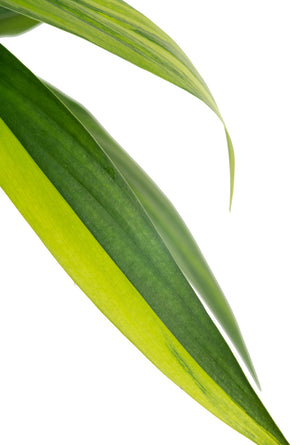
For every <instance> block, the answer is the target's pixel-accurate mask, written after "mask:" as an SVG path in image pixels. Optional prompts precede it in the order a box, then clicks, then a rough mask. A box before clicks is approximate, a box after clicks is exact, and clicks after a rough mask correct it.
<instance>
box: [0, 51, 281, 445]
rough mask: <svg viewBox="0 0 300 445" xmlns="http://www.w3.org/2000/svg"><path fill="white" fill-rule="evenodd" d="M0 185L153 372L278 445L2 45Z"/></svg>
mask: <svg viewBox="0 0 300 445" xmlns="http://www.w3.org/2000/svg"><path fill="white" fill-rule="evenodd" d="M0 78H1V83H0V102H1V109H0V118H1V120H0V165H1V169H0V186H1V187H2V188H3V190H4V191H5V193H6V194H7V195H8V196H9V197H10V199H11V200H12V201H13V203H14V204H15V205H16V207H17V208H18V209H19V211H20V212H21V213H22V215H23V216H24V217H25V219H26V220H27V221H28V222H29V224H30V225H31V226H32V228H33V229H34V230H35V231H36V233H37V234H38V236H39V237H40V238H41V240H42V241H43V242H44V244H45V245H46V246H47V247H48V249H49V250H50V251H51V252H52V254H53V255H54V256H55V258H56V259H57V260H58V261H59V263H60V264H61V265H62V266H63V267H64V269H65V270H66V271H67V273H68V274H69V275H70V276H71V277H72V279H73V280H74V281H75V282H76V283H77V284H78V286H79V287H80V288H81V289H82V290H83V291H84V292H85V293H86V294H87V295H88V296H89V298H91V300H92V301H93V302H94V303H95V304H96V305H97V307H98V308H99V309H100V310H101V311H102V312H103V313H104V314H105V315H106V316H107V317H108V318H109V319H110V320H111V321H112V322H113V323H114V324H115V325H116V326H117V327H118V328H119V329H120V330H121V332H123V333H124V334H125V335H126V336H127V337H128V338H129V339H130V340H131V341H132V342H133V343H134V344H135V345H136V346H137V347H138V348H139V349H140V350H141V351H142V352H143V353H144V354H145V355H146V356H147V357H148V358H149V359H150V360H151V361H152V362H153V363H154V364H155V365H156V366H157V367H158V368H159V369H161V371H162V372H164V373H165V374H166V375H167V376H168V377H170V378H171V379H172V380H173V381H174V382H175V383H176V384H177V385H179V386H180V387H181V388H183V389H184V390H185V391H186V392H187V393H188V394H190V395H191V396H192V397H194V399H195V400H197V401H198V402H199V403H201V404H202V405H204V406H205V407H206V408H207V409H209V410H210V411H211V412H212V413H214V414H215V415H216V416H218V417H219V418H220V419H222V420H223V421H225V422H226V423H228V424H229V425H231V426H232V427H233V428H235V429H236V430H237V431H239V432H241V433H242V434H244V435H245V436H246V437H249V438H250V439H251V440H253V441H254V442H255V443H257V444H260V445H275V444H276V445H278V444H281V445H286V444H287V441H286V440H285V438H284V437H283V435H282V434H281V432H280V431H279V429H278V428H277V426H276V425H275V423H274V422H273V420H272V418H271V417H270V415H269V414H268V412H267V411H266V409H265V408H264V406H263V405H262V403H261V402H260V400H259V398H258V397H257V395H256V394H255V392H254V391H253V389H252V388H251V386H250V384H249V382H248V381H247V379H246V377H245V375H244V374H243V371H242V370H241V368H240V366H239V365H238V363H237V361H236V360H235V358H234V356H233V354H232V352H231V351H230V349H229V347H228V345H227V344H226V342H225V341H224V339H223V338H222V336H221V334H220V333H219V331H218V330H217V328H216V327H215V325H214V324H213V322H212V321H211V319H210V318H209V316H208V314H207V313H206V311H205V309H204V308H203V306H202V304H201V302H200V300H199V299H198V298H197V296H196V294H195V293H194V291H193V290H192V288H191V287H190V285H189V284H188V282H187V281H186V279H185V277H184V276H183V274H182V273H181V271H180V269H179V268H178V266H177V265H176V263H175V262H174V260H173V258H172V256H171V255H170V253H169V251H168V249H167V248H166V246H165V245H164V243H163V241H162V239H161V238H160V236H159V234H158V233H157V232H156V230H155V228H154V226H153V224H152V222H151V221H150V219H149V217H148V216H147V214H146V213H145V211H144V209H143V207H142V206H141V205H140V203H139V201H138V200H137V198H136V197H135V195H134V194H133V192H132V191H131V189H130V188H129V186H128V185H127V183H126V182H125V181H124V179H123V178H122V176H121V175H120V173H119V172H118V170H117V168H116V167H115V166H114V164H113V163H112V162H111V160H110V159H109V158H108V157H107V155H106V154H105V152H104V151H103V150H102V148H101V146H100V145H99V144H97V142H96V141H95V140H94V139H93V138H92V137H91V135H90V134H89V133H88V132H87V131H86V129H85V128H84V127H83V126H82V124H81V123H80V122H79V121H78V120H77V119H76V118H75V117H74V115H73V114H72V113H70V111H69V110H68V109H67V108H66V107H65V106H64V105H63V103H62V102H61V101H60V100H59V99H58V98H57V97H56V96H55V95H54V94H53V93H52V92H51V91H50V90H49V89H48V88H47V87H46V86H45V85H44V84H43V83H42V82H40V81H39V80H38V79H37V78H36V77H34V76H33V74H32V73H30V72H29V71H28V70H27V69H26V68H25V67H24V66H23V65H22V64H21V63H20V62H19V61H17V60H16V59H15V58H14V57H13V56H12V55H11V54H10V53H9V52H8V51H7V50H5V48H4V47H3V46H0Z"/></svg>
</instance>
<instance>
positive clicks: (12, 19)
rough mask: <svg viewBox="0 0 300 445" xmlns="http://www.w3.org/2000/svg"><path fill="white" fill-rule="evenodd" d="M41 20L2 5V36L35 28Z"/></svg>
mask: <svg viewBox="0 0 300 445" xmlns="http://www.w3.org/2000/svg"><path fill="white" fill-rule="evenodd" d="M38 24H39V22H37V21H36V20H32V19H30V18H29V17H26V16H24V15H21V14H17V13H15V12H13V11H10V10H8V9H6V8H1V6H0V37H5V36H14V35H16V34H22V33H23V32H26V31H28V30H29V29H32V28H35V27H36V26H37V25H38Z"/></svg>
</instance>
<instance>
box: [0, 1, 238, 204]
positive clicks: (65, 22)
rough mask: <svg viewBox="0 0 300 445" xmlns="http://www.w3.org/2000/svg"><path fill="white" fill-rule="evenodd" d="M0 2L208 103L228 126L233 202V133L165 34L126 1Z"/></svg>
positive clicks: (184, 58) (184, 56)
mask: <svg viewBox="0 0 300 445" xmlns="http://www.w3.org/2000/svg"><path fill="white" fill-rule="evenodd" d="M0 5H3V6H5V7H7V8H10V9H12V10H15V11H16V12H19V13H21V14H25V15H28V16H30V17H32V18H33V19H36V20H39V21H43V22H46V23H49V24H50V25H54V26H57V27H58V28H61V29H64V30H66V31H69V32H71V33H73V34H76V35H78V36H80V37H83V38H85V39H87V40H89V41H91V42H92V43H95V44H96V45H98V46H101V47H102V48H104V49H106V50H108V51H110V52H112V53H114V54H116V55H118V56H120V57H122V58H124V59H126V60H128V61H130V62H132V63H134V64H135V65H137V66H139V67H141V68H144V69H146V70H148V71H150V72H151V73H154V74H156V75H158V76H160V77H162V78H163V79H166V80H168V81H169V82H172V83H174V84H175V85H177V86H179V87H181V88H183V89H184V90H187V91H189V92H190V93H191V94H193V95H194V96H196V97H198V98H199V99H201V100H202V101H203V102H205V103H206V104H207V105H208V106H209V107H210V108H211V109H212V110H213V111H214V112H215V113H216V114H217V116H218V117H219V118H220V119H221V121H222V123H223V125H224V128H225V132H226V138H227V146H228V153H229V165H230V205H231V202H232V195H233V184H234V152H233V147H232V142H231V139H230V136H229V133H228V131H227V129H226V126H225V124H224V121H223V119H222V116H221V114H220V111H219V109H218V107H217V104H216V102H215V100H214V98H213V96H212V94H211V92H210V91H209V89H208V87H207V85H206V83H205V82H204V80H203V79H202V77H201V76H200V74H199V73H198V71H197V70H196V68H195V67H194V66H193V64H192V63H191V61H190V60H189V59H188V57H187V56H186V55H185V54H184V52H183V51H182V50H181V49H180V48H179V46H178V45H177V44H176V43H175V42H174V41H173V40H172V39H171V38H170V37H169V36H168V35H167V34H165V33H164V32H163V31H162V30H161V29H160V28H158V27H157V26H156V25H155V24H154V23H153V22H151V21H150V20H149V19H147V18H146V17H145V16H144V15H142V14H141V13H139V12H138V11H137V10H135V9H133V8H132V7H131V6H129V5H128V4H127V3H125V2H123V1H122V0H76V1H74V0H59V1H58V0H54V1H51V2H49V1H48V0H35V1H34V2H33V1H32V0H0Z"/></svg>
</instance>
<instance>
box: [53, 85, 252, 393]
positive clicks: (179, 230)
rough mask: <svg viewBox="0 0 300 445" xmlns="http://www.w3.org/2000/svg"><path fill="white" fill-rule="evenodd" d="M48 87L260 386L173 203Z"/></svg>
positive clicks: (79, 108) (89, 120) (86, 116)
mask: <svg viewBox="0 0 300 445" xmlns="http://www.w3.org/2000/svg"><path fill="white" fill-rule="evenodd" d="M48 87H49V88H51V90H52V91H53V92H54V93H55V94H56V95H57V96H58V97H59V98H60V99H61V100H62V101H63V103H64V104H65V105H66V106H67V107H68V108H69V109H70V110H71V111H72V113H73V114H74V115H75V116H76V117H77V118H78V119H79V120H80V122H81V123H82V124H83V125H84V126H85V128H86V129H87V130H88V131H89V132H90V134H91V135H92V136H93V137H94V138H95V140H96V141H97V142H98V143H99V145H100V146H101V148H102V149H103V150H104V151H105V153H106V154H107V155H108V156H109V158H110V159H111V160H112V161H113V163H114V164H115V166H116V167H117V168H118V170H119V171H120V173H121V174H122V175H123V177H124V178H125V179H126V181H127V183H128V184H129V185H130V187H131V188H132V190H133V191H134V193H135V195H136V196H137V198H138V199H139V200H140V202H141V204H142V205H143V207H144V209H145V210H146V212H147V213H148V216H149V217H150V219H151V221H152V223H153V225H154V226H155V228H156V230H157V232H158V233H159V235H160V236H161V237H162V239H163V241H164V243H165V244H166V246H167V248H168V249H169V251H170V252H171V254H172V256H173V258H174V259H175V261H176V263H177V264H178V266H179V267H180V269H181V270H182V271H183V273H184V274H185V276H186V277H187V279H188V280H189V281H190V282H191V283H192V285H193V286H194V288H195V289H196V290H197V291H198V292H199V294H200V295H201V296H202V298H203V300H204V301H205V303H206V304H207V305H208V307H209V308H210V309H211V311H212V312H213V314H214V315H215V317H216V318H217V319H218V321H219V322H220V324H221V325H222V327H223V328H224V330H225V332H226V333H227V335H228V336H229V337H230V339H231V341H232V343H233V344H234V346H235V347H236V349H237V350H238V352H239V354H240V355H241V357H242V359H243V360H244V362H245V364H246V366H247V367H248V369H249V371H250V373H251V375H252V377H253V379H254V380H255V382H256V383H257V385H258V386H259V382H258V378H257V375H256V372H255V369H254V366H253V363H252V361H251V358H250V355H249V353H248V351H247V348H246V345H245V342H244V340H243V337H242V334H241V332H240V329H239V326H238V324H237V321H236V319H235V317H234V315H233V313H232V310H231V308H230V306H229V304H228V302H227V300H226V298H225V295H224V294H223V292H222V290H221V288H220V286H219V284H218V283H217V281H216V279H215V277H214V275H213V273H212V272H211V270H210V268H209V266H208V264H207V262H206V261H205V258H204V256H203V255H202V253H201V251H200V249H199V247H198V246H197V243H196V242H195V240H194V238H193V237H192V235H191V233H190V232H189V230H188V228H187V227H186V225H185V223H184V222H183V220H182V218H181V217H180V215H179V214H178V212H177V211H176V209H175V208H174V206H173V205H172V203H171V202H170V201H169V200H168V198H167V197H166V196H165V195H164V194H163V193H162V191H161V190H160V189H159V188H158V187H157V185H156V184H155V183H154V182H153V181H152V180H151V179H150V178H149V176H148V175H147V174H146V173H145V172H144V171H143V170H142V169H141V168H140V167H139V165H138V164H137V163H136V162H135V161H134V160H133V159H132V158H131V157H130V156H129V155H128V154H127V153H126V151H125V150H123V149H122V147H120V145H119V144H118V143H117V142H116V141H115V140H114V139H113V138H112V137H111V136H110V135H109V134H108V133H107V131H106V130H105V129H104V128H103V127H102V125H101V124H100V123H99V122H97V121H96V119H95V118H94V117H93V116H92V115H91V114H90V113H89V112H88V111H87V110H86V109H84V108H83V107H82V106H81V105H80V104H78V103H77V102H75V101H74V100H72V99H71V98H70V97H67V96H66V95H64V94H63V93H62V92H60V91H58V90H57V89H55V88H53V87H52V86H50V85H48Z"/></svg>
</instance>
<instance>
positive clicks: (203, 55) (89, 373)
mask: <svg viewBox="0 0 300 445" xmlns="http://www.w3.org/2000/svg"><path fill="white" fill-rule="evenodd" d="M131 4H132V5H133V6H135V7H137V8H138V9H139V10H140V11H142V12H144V13H145V14H146V15H147V16H148V17H149V18H151V19H152V20H153V21H154V22H156V23H157V24H158V25H160V26H161V27H162V28H163V29H164V30H165V31H166V32H167V33H168V34H169V35H171V36H172V37H173V38H174V39H175V40H176V41H177V42H178V43H179V45H180V46H181V47H182V48H183V50H184V51H185V52H186V53H187V55H188V56H189V57H190V58H191V60H192V61H193V63H194V64H195V66H196V67H197V69H198V70H199V72H200V73H201V74H202V76H203V77H204V79H205V80H206V82H207V83H208V85H209V87H210V89H211V91H212V93H213V95H214V97H215V99H216V101H217V103H218V105H219V108H220V109H221V112H222V114H223V117H224V119H225V121H226V123H227V125H228V128H229V130H230V133H231V136H232V140H233V143H234V146H235V150H236V182H235V194H234V201H233V207H232V212H231V213H229V212H228V199H229V174H228V160H227V149H226V142H225V137H224V134H223V129H222V126H221V124H220V122H219V121H218V119H217V118H216V116H214V114H213V113H212V112H211V111H210V110H209V109H208V108H207V107H206V106H205V105H203V104H202V103H201V102H200V101H199V100H197V99H195V98H194V97H192V96H191V95H189V94H188V93H186V92H184V91H182V90H180V89H179V88H176V87H175V86H173V85H171V84H168V83H167V82H165V81H163V80H161V79H159V78H156V77H155V76H153V75H151V74H149V73H147V72H144V71H142V70H140V69H138V68H136V67H134V66H133V65H131V64H129V63H127V62H125V61H123V60H121V59H119V58H118V57H116V56H113V55H111V54H109V53H107V52H105V51H104V50H102V49H100V48H97V47H96V46H93V45H92V44H90V43H88V42H85V41H83V40H81V39H79V38H76V37H74V36H71V35H68V34H66V33H64V32H62V31H59V30H57V29H54V28H51V27H49V26H46V25H43V26H41V27H39V28H37V29H36V30H34V31H32V32H30V33H27V34H25V35H23V36H20V37H18V38H11V39H3V42H2V43H3V44H5V45H6V47H7V48H8V49H9V50H10V51H12V52H13V53H14V54H15V55H16V56H17V57H19V58H20V60H21V61H22V62H23V63H25V64H26V65H27V66H28V67H29V68H30V69H31V70H32V71H33V72H34V73H35V74H37V75H39V76H40V77H42V78H44V79H46V80H48V81H49V82H50V83H52V84H53V85H55V86H57V87H58V88H60V89H61V90H63V91H64V92H66V93H67V94H69V95H70V96H72V97H74V98H76V99H77V100H79V101H81V102H82V103H83V104H84V105H85V106H86V107H87V108H88V109H90V111H92V112H93V113H94V114H95V115H96V116H97V118H98V119H99V120H100V122H101V123H102V124H103V125H104V126H105V127H106V129H107V130H108V131H109V132H110V133H111V134H112V135H113V136H114V138H115V139H117V140H118V142H119V143H121V145H122V146H123V147H124V148H125V149H126V150H128V151H129V152H130V154H131V155H132V156H133V157H134V158H135V159H136V160H137V161H138V162H139V163H140V164H141V165H142V166H143V167H144V169H146V171H147V172H148V173H149V174H150V175H151V176H152V178H153V179H154V180H155V181H156V182H157V183H158V184H159V185H160V187H161V188H162V189H163V190H164V191H165V193H166V194H167V195H168V196H169V198H170V199H171V200H172V201H173V203H174V204H175V205H176V207H177V209H178V210H179V212H180V214H181V215H182V216H183V217H184V219H185V221H186V222H187V224H188V226H189V227H190V229H191V230H192V232H193V234H194V236H195V238H196V239H197V241H198V243H199V245H200V247H201V249H202V251H203V252H204V255H205V256H206V258H207V260H208V262H209V264H210V265H211V268H212V269H213V271H214V273H215V275H216V276H217V278H218V280H219V282H220V284H221V285H222V287H223V289H224V291H225V293H226V295H227V297H228V299H229V302H230V304H231V305H232V308H233V309H234V312H235V314H236V317H237V319H238V321H239V323H240V326H241V328H242V331H243V333H244V336H245V339H246V342H247V345H248V347H249V349H250V352H251V355H252V357H253V360H254V363H255V365H256V368H257V372H258V375H259V377H260V381H261V384H262V388H263V392H262V393H261V398H262V400H263V401H264V403H265V405H266V407H267V409H268V410H269V412H270V413H271V414H272V416H273V417H274V419H275V421H276V422H277V424H278V426H279V427H280V428H281V429H282V431H283V432H284V434H285V435H286V437H287V439H288V440H289V441H290V443H291V444H293V445H296V444H297V443H299V438H298V436H299V434H298V422H299V397H300V390H299V374H300V366H299V360H298V355H299V335H300V328H299V324H298V323H299V321H298V320H299V297H300V284H299V252H300V235H299V227H300V212H299V206H300V204H299V194H300V175H299V167H300V158H299V148H300V132H299V117H300V116H299V103H300V86H299V85H300V84H299V79H300V65H299V49H300V27H299V13H298V9H297V6H298V2H297V1H289V0H287V1H285V2H281V1H274V0H273V1H268V0H263V1H262V0H253V1H252V2H241V1H238V0H227V1H226V2H224V1H223V0H210V1H195V0H186V1H185V2H182V1H180V2H179V1H177V0H176V1H174V0H164V1H163V2H162V1H161V0H152V1H149V0H135V1H133V0H132V1H131ZM0 168H1V167H0ZM0 249H1V250H0V274H1V275H0V357H1V363H0V423H1V426H0V442H1V443H2V444H3V445H16V444H18V445H19V444H26V445H27V444H30V445H37V444H39V445H40V444H43V445H50V444H51V445H52V444H56V445H66V444H72V445H77V444H78V445H79V444H80V445H83V444H85V445H96V444H97V445H98V444H105V445H116V444H125V445H127V444H130V445H138V444H139V445H140V444H143V445H150V444H151V445H152V444H154V443H155V444H156V445H162V444H164V445H168V444H172V445H177V444H178V445H179V444H183V443H184V444H189V445H191V444H205V445H215V444H221V443H222V444H224V445H229V444H230V445H235V444H236V445H242V444H245V445H246V444H248V443H250V442H249V441H248V440H247V439H246V438H244V437H243V436H241V435H239V434H238V433H236V432H235V431H234V430H232V429H230V428H229V427H227V426H226V425H224V424H223V423H222V422H220V421H219V420H217V419H216V418H214V417H213V416H212V415H211V414H209V413H207V412H206V411H205V410H204V409H203V408H202V407H201V406H199V405H198V404H197V403H196V402H194V401H193V400H192V399H191V398H189V397H188V396H187V395H186V394H185V393H183V392H182V391H181V390H180V389H179V388H177V387H176V386H175V385H174V384H173V383H172V382H170V381H169V380H168V379H167V378H166V377H164V376H163V375H162V374H161V373H160V372H159V371H158V370H157V369H156V368H154V367H153V366H152V365H151V364H150V363H149V362H148V361H147V360H146V359H145V358H144V356H143V355H142V354H140V353H139V352H138V351H137V350H136V349H135V348H134V347H133V346H132V345H131V344H130V343H129V342H128V340H126V338H124V337H123V336H122V335H121V334H120V333H119V332H118V331H117V329H115V328H114V327H113V326H112V325H111V324H110V322H108V321H107V320H106V319H105V318H104V316H102V314H101V313H100V312H99V311H98V310H97V309H96V308H95V307H94V306H93V304H92V303H91V302H90V301H89V299H88V298H87V297H85V296H84V295H83V294H82V293H81V291H79V289H78V288H76V286H75V285H74V284H73V282H72V280H71V279H70V278H69V277H68V276H67V275H66V274H65V272H64V271H63V270H62V269H61V268H60V266H59V265H58V264H57V263H56V262H55V260H54V259H53V258H52V257H51V255H50V254H49V253H48V252H47V250H46V249H45V248H44V246H43V245H42V243H41V242H40V241H39V239H38V238H37V237H36V235H35V234H34V233H33V232H32V230H31V229H30V228H29V226H28V225H27V224H26V223H25V222H24V220H23V219H22V217H21V216H20V215H19V214H18V212H17V211H16V209H15V208H14V207H13V205H12V204H11V203H10V202H9V200H8V199H7V197H6V196H5V195H4V193H2V192H1V193H0Z"/></svg>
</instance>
